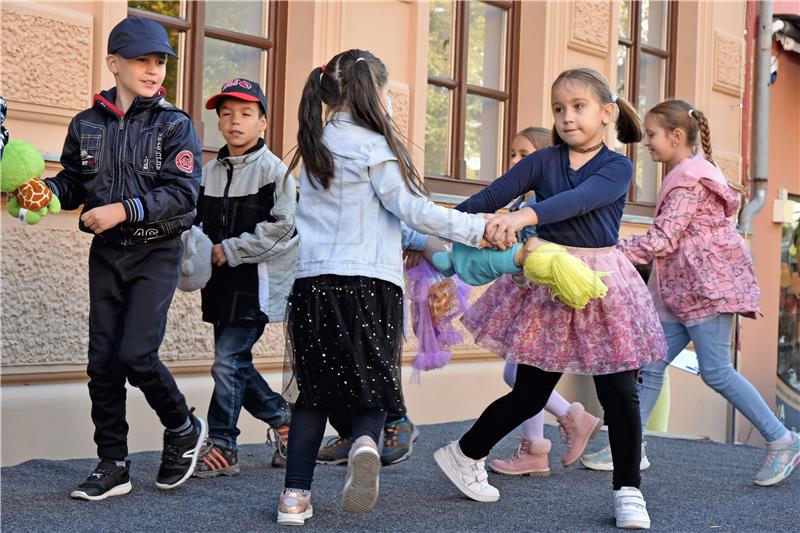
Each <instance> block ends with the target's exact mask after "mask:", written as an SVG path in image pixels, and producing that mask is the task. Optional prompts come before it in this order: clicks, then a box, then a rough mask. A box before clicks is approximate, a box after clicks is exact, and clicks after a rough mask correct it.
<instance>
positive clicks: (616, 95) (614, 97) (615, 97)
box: [611, 93, 619, 104]
mask: <svg viewBox="0 0 800 533" xmlns="http://www.w3.org/2000/svg"><path fill="white" fill-rule="evenodd" d="M617 98H619V95H618V94H617V93H614V94H612V95H611V103H612V104H616V103H617Z"/></svg>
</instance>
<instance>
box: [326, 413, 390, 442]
mask: <svg viewBox="0 0 800 533" xmlns="http://www.w3.org/2000/svg"><path fill="white" fill-rule="evenodd" d="M405 417H406V406H405V404H403V406H402V409H400V410H399V411H398V412H396V413H394V412H392V413H386V423H387V424H388V423H389V422H396V421H398V420H401V419H403V418H405ZM328 420H329V421H330V423H331V426H333V429H335V430H336V433H338V434H339V436H340V437H350V436H352V435H353V417H352V416H351V415H350V413H349V412H348V411H347V410H346V409H334V410H332V411H331V412H330V414H329V415H328ZM375 442H378V441H375Z"/></svg>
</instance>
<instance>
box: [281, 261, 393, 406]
mask: <svg viewBox="0 0 800 533" xmlns="http://www.w3.org/2000/svg"><path fill="white" fill-rule="evenodd" d="M286 329H287V331H286V333H287V335H286V338H287V341H288V343H289V349H288V350H287V352H288V355H289V356H290V357H291V363H292V370H293V374H294V375H293V380H294V381H295V383H296V386H297V391H298V399H297V401H298V403H300V404H301V405H306V406H310V407H317V408H323V409H328V410H333V409H336V408H344V407H346V408H348V409H350V410H354V409H355V410H360V409H365V408H381V409H384V410H386V411H389V412H398V411H399V410H400V409H402V406H403V393H402V390H401V388H400V356H401V354H402V347H403V292H402V290H401V289H400V287H398V286H397V285H394V284H392V283H389V282H388V281H383V280H380V279H374V278H366V277H360V276H334V275H323V276H316V277H313V278H300V279H297V280H295V283H294V286H293V287H292V293H291V295H290V296H289V308H288V313H287V319H286Z"/></svg>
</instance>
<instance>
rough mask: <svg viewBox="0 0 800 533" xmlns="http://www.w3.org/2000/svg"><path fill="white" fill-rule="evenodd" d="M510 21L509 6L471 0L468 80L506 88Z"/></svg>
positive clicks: (474, 83)
mask: <svg viewBox="0 0 800 533" xmlns="http://www.w3.org/2000/svg"><path fill="white" fill-rule="evenodd" d="M507 22H508V13H507V11H506V10H505V9H500V8H499V7H494V6H490V5H488V4H484V3H483V2H470V3H469V51H468V53H469V57H468V60H467V83H470V84H472V85H480V86H483V87H489V88H492V89H497V90H500V91H502V90H504V89H505V87H504V85H505V80H504V75H505V70H506V69H505V67H506V25H507Z"/></svg>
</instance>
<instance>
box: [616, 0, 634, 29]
mask: <svg viewBox="0 0 800 533" xmlns="http://www.w3.org/2000/svg"><path fill="white" fill-rule="evenodd" d="M619 36H620V37H624V38H626V39H630V38H631V0H619Z"/></svg>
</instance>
